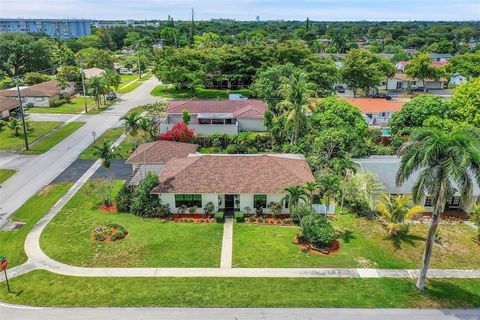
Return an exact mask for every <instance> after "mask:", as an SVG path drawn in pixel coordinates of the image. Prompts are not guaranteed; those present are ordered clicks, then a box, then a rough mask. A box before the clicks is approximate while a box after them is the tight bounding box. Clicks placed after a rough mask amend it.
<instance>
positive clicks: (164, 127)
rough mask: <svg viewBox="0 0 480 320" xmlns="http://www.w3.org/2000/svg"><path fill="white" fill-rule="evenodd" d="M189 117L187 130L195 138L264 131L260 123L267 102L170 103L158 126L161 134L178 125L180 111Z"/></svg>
mask: <svg viewBox="0 0 480 320" xmlns="http://www.w3.org/2000/svg"><path fill="white" fill-rule="evenodd" d="M183 110H188V112H190V115H191V121H190V123H189V125H188V126H189V127H190V128H191V129H193V130H194V132H195V133H196V134H199V135H210V134H213V133H227V134H237V133H238V132H240V131H266V130H267V129H266V128H265V126H264V124H263V120H264V113H265V111H267V103H266V102H265V101H262V100H254V99H252V100H250V99H249V100H188V101H172V102H170V106H169V107H168V108H167V111H166V113H167V115H166V117H165V118H164V119H163V121H162V122H161V124H160V131H161V133H165V132H167V131H168V130H170V129H172V128H173V126H174V125H175V124H177V123H179V122H182V112H183Z"/></svg>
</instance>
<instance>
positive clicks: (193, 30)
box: [190, 8, 195, 46]
mask: <svg viewBox="0 0 480 320" xmlns="http://www.w3.org/2000/svg"><path fill="white" fill-rule="evenodd" d="M190 37H191V38H190V44H191V45H192V46H193V45H194V44H195V12H194V11H193V8H192V25H191V27H190Z"/></svg>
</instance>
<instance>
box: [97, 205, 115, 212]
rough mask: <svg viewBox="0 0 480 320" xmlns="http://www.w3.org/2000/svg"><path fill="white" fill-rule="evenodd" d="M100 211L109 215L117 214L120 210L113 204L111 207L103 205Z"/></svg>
mask: <svg viewBox="0 0 480 320" xmlns="http://www.w3.org/2000/svg"><path fill="white" fill-rule="evenodd" d="M100 211H102V212H107V213H115V212H118V208H117V206H116V205H114V204H112V205H111V206H107V205H105V204H103V205H102V206H101V207H100Z"/></svg>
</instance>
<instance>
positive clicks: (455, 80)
mask: <svg viewBox="0 0 480 320" xmlns="http://www.w3.org/2000/svg"><path fill="white" fill-rule="evenodd" d="M467 81H468V79H467V77H464V76H462V75H461V74H460V73H454V74H453V75H452V76H451V77H450V81H449V83H450V84H454V85H460V84H463V83H465V82H467Z"/></svg>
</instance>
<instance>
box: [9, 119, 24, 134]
mask: <svg viewBox="0 0 480 320" xmlns="http://www.w3.org/2000/svg"><path fill="white" fill-rule="evenodd" d="M7 127H9V128H10V130H12V131H13V135H14V136H15V137H18V136H19V135H20V130H22V122H21V121H20V120H18V119H17V118H15V117H11V118H10V119H9V120H8V122H7Z"/></svg>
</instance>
